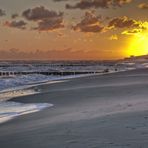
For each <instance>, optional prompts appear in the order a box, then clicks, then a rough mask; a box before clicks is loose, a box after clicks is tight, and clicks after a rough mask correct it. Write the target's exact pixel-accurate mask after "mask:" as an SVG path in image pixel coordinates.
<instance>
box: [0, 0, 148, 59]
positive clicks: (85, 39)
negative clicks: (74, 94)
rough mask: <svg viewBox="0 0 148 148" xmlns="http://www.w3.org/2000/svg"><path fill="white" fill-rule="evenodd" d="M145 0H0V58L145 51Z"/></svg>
mask: <svg viewBox="0 0 148 148" xmlns="http://www.w3.org/2000/svg"><path fill="white" fill-rule="evenodd" d="M147 14H148V1H147V0H42V1H41V0H13V1H10V0H0V60H30V59H32V60H110V59H120V58H124V57H128V56H131V55H135V56H137V55H144V54H148V45H147V41H148V15H147Z"/></svg>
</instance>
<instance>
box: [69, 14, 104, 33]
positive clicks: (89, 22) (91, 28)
mask: <svg viewBox="0 0 148 148" xmlns="http://www.w3.org/2000/svg"><path fill="white" fill-rule="evenodd" d="M72 28H73V29H74V30H76V31H80V32H86V33H88V32H92V33H96V32H102V31H103V29H104V27H103V26H102V25H101V23H100V17H97V16H95V15H94V14H93V13H92V12H86V13H85V16H84V18H83V19H82V20H81V22H80V23H78V24H76V25H75V26H73V27H72Z"/></svg>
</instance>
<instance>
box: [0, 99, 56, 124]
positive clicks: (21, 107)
mask: <svg viewBox="0 0 148 148" xmlns="http://www.w3.org/2000/svg"><path fill="white" fill-rule="evenodd" d="M52 106H53V104H49V103H29V104H24V103H17V102H11V101H5V102H1V103H0V123H3V122H6V121H8V120H11V119H13V118H15V117H17V116H20V115H24V114H29V113H33V112H37V111H40V110H43V109H45V108H47V107H52Z"/></svg>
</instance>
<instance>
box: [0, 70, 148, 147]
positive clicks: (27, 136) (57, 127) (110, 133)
mask: <svg viewBox="0 0 148 148" xmlns="http://www.w3.org/2000/svg"><path fill="white" fill-rule="evenodd" d="M37 87H38V89H40V90H41V92H42V93H41V94H35V95H30V96H24V97H19V98H14V99H12V100H13V101H18V102H23V103H51V104H54V107H52V108H48V109H45V110H43V111H41V112H37V113H32V114H28V115H23V116H20V117H18V118H16V119H13V120H11V121H9V122H7V123H3V124H1V125H0V148H26V147H27V148H148V69H139V70H132V71H128V72H120V73H114V74H108V75H102V76H88V77H83V78H76V79H71V80H69V81H66V82H61V83H56V84H47V85H41V86H37Z"/></svg>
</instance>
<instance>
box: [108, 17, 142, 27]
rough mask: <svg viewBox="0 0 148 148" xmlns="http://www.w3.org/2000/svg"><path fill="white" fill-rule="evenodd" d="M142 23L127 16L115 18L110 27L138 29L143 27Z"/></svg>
mask: <svg viewBox="0 0 148 148" xmlns="http://www.w3.org/2000/svg"><path fill="white" fill-rule="evenodd" d="M141 25H142V24H141V22H140V21H136V20H134V19H130V18H128V17H127V16H124V17H117V18H113V19H112V20H111V21H110V22H109V25H108V27H110V28H137V27H141Z"/></svg>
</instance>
